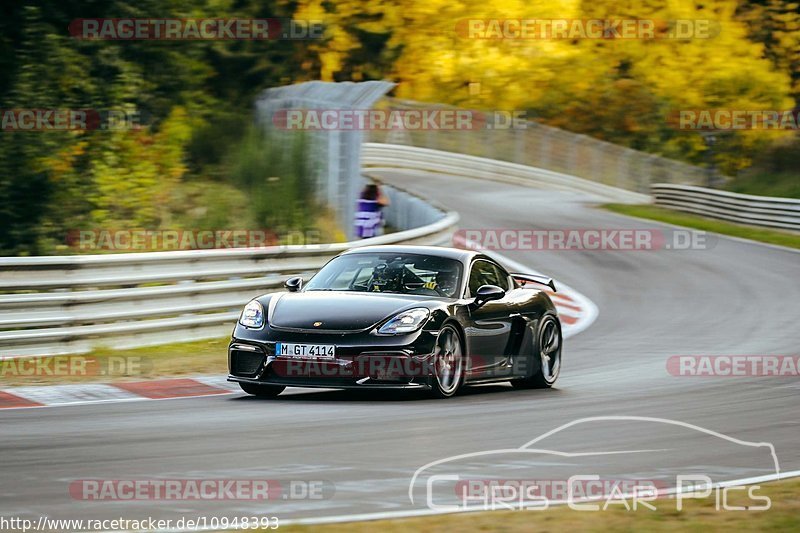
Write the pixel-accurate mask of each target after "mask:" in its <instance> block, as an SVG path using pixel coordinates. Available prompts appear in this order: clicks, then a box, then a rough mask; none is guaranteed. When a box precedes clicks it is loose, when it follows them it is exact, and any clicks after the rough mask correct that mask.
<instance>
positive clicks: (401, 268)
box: [305, 253, 462, 298]
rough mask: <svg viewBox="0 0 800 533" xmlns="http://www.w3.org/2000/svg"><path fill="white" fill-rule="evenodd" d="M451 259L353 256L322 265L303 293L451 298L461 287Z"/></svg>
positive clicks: (457, 269)
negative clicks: (377, 293)
mask: <svg viewBox="0 0 800 533" xmlns="http://www.w3.org/2000/svg"><path fill="white" fill-rule="evenodd" d="M461 272H462V269H461V263H460V262H459V261H456V260H454V259H447V258H445V257H436V256H430V255H419V254H404V253H355V254H346V255H342V256H339V257H337V258H335V259H333V260H332V261H331V262H329V263H328V264H327V265H325V266H324V267H323V268H322V270H320V271H319V272H318V273H317V275H316V276H314V277H313V278H312V279H311V281H309V282H308V285H306V288H305V290H306V291H325V290H328V291H355V292H382V293H393V294H417V295H420V296H444V297H447V298H453V297H455V296H456V295H457V294H458V291H459V289H460V285H461Z"/></svg>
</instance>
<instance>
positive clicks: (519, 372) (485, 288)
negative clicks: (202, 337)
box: [228, 246, 562, 398]
mask: <svg viewBox="0 0 800 533" xmlns="http://www.w3.org/2000/svg"><path fill="white" fill-rule="evenodd" d="M545 285H547V286H550V288H551V289H552V290H553V291H555V284H554V283H553V281H552V280H551V279H550V278H546V277H543V276H539V275H532V274H509V273H508V272H507V271H506V270H505V269H504V268H503V267H502V266H501V265H500V264H498V263H497V262H496V261H494V260H493V259H491V258H490V257H488V256H486V255H483V254H481V253H478V252H475V251H468V250H460V249H454V248H439V247H429V246H367V247H363V248H356V249H353V250H350V251H347V252H345V253H342V254H340V255H338V256H337V257H335V258H333V259H332V260H330V261H329V262H328V263H327V264H326V265H325V266H324V267H323V268H322V269H321V270H320V271H319V272H318V273H317V274H316V275H314V276H313V277H312V278H311V280H310V281H309V282H308V283H306V284H303V279H302V278H300V277H293V278H290V279H288V280H287V281H286V284H285V287H286V289H287V291H286V292H281V293H272V294H265V295H263V296H259V297H258V298H255V299H254V300H252V301H251V302H250V303H248V304H247V305H246V306H245V308H244V310H243V311H242V314H241V316H240V318H239V321H238V323H237V324H236V327H235V328H234V331H233V335H232V340H231V343H230V346H229V349H228V368H229V376H228V380H229V381H235V382H238V383H239V384H240V385H241V387H242V389H243V390H244V391H245V392H247V393H249V394H253V395H256V396H264V397H273V396H277V395H278V394H280V393H281V392H282V391H283V390H284V388H285V387H287V386H295V387H326V388H327V387H330V388H370V387H373V388H402V389H411V388H421V389H426V390H429V391H430V392H431V394H432V395H433V396H435V397H439V398H446V397H449V396H452V395H454V394H455V393H456V391H458V389H459V388H460V387H461V386H462V385H465V384H477V383H491V382H503V381H510V382H511V383H512V384H513V385H514V386H515V387H520V388H547V387H551V386H552V385H553V384H554V383H555V381H556V379H557V378H558V374H559V370H560V369H561V344H562V337H561V323H560V321H559V318H558V314H557V312H556V308H555V306H554V305H553V302H552V301H551V300H550V297H549V296H548V295H547V293H546V292H545V291H544V290H538V289H541V288H543V287H544V286H545Z"/></svg>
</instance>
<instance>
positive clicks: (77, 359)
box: [0, 337, 230, 386]
mask: <svg viewBox="0 0 800 533" xmlns="http://www.w3.org/2000/svg"><path fill="white" fill-rule="evenodd" d="M228 342H230V338H228V337H225V338H220V339H211V340H204V341H196V342H185V343H176V344H164V345H161V346H150V347H147V348H134V349H130V350H110V349H101V348H98V349H96V350H93V351H92V352H89V353H86V354H80V355H62V356H53V357H41V358H39V357H37V358H33V359H7V360H3V361H0V386H18V385H57V384H62V383H86V382H112V381H120V380H127V381H136V380H146V379H155V378H160V377H180V376H189V375H201V374H219V375H227V372H228V359H227V357H228V356H227V353H228Z"/></svg>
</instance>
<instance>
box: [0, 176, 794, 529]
mask: <svg viewBox="0 0 800 533" xmlns="http://www.w3.org/2000/svg"><path fill="white" fill-rule="evenodd" d="M382 176H383V177H384V178H385V179H386V180H387V181H388V182H391V183H396V184H398V185H401V186H403V187H404V188H407V189H409V190H413V191H415V192H417V193H419V194H421V195H423V196H425V197H428V198H431V199H433V200H436V201H437V202H438V203H440V204H443V205H445V206H447V207H449V208H451V209H453V210H456V211H458V212H459V213H460V214H461V217H462V222H461V227H462V228H466V229H486V228H498V229H499V228H510V229H531V228H539V229H544V228H547V229H554V228H570V229H574V228H616V229H619V228H665V226H661V225H659V224H656V223H650V222H644V221H640V220H635V219H631V218H626V217H620V216H617V215H614V214H610V213H608V212H605V211H602V210H599V209H596V208H595V207H593V205H592V199H591V198H588V197H586V196H582V195H580V194H577V193H569V192H561V191H552V190H537V189H531V188H524V187H518V186H512V185H505V184H502V185H500V184H496V183H491V182H483V181H473V180H468V179H463V178H456V177H443V176H435V175H429V174H424V173H408V172H406V173H400V172H396V171H394V172H393V171H387V172H383V173H382ZM712 245H713V246H712V247H711V248H710V249H705V250H691V251H676V250H660V251H636V252H631V251H547V252H545V251H529V252H525V251H517V252H514V251H512V252H505V255H506V256H508V257H509V258H511V259H513V260H515V261H517V262H520V263H523V264H526V265H528V266H530V267H532V268H535V269H536V270H539V271H541V272H545V273H548V274H550V275H552V276H554V277H555V278H556V279H558V280H561V281H563V282H565V283H567V284H569V285H570V286H572V287H574V288H575V289H576V290H578V291H580V292H582V293H583V294H585V295H586V296H588V297H589V298H590V299H591V300H593V301H594V303H595V304H596V305H597V307H598V308H599V317H598V319H597V320H596V322H595V323H594V324H593V325H592V326H591V327H590V328H589V329H587V330H586V331H584V332H582V333H580V334H579V335H577V336H575V337H573V338H571V339H569V340H567V341H566V343H565V346H564V354H563V357H564V365H563V370H562V374H561V377H560V379H559V382H558V384H557V388H555V389H552V390H537V391H520V390H514V389H512V388H511V387H510V386H506V385H491V386H482V387H472V388H469V389H467V390H465V391H464V392H463V393H462V394H460V395H459V396H457V397H455V398H452V399H449V400H445V401H436V400H429V399H427V398H425V397H424V396H422V395H420V394H419V393H413V394H412V393H389V392H385V393H384V392H381V393H379V394H377V393H363V392H361V391H357V392H341V391H327V390H310V389H296V390H289V391H286V392H285V393H284V394H283V395H281V396H280V397H279V398H277V399H275V400H260V399H256V398H251V397H247V396H245V395H232V396H218V397H202V398H191V399H182V400H168V401H151V402H135V403H112V404H94V405H78V406H67V407H55V408H43V409H27V410H8V411H0V515H3V516H22V517H29V518H36V517H38V516H40V515H46V516H49V517H56V518H84V519H85V518H95V519H99V518H116V517H123V518H136V517H147V516H153V517H158V518H171V519H178V518H180V517H191V516H218V517H221V516H226V517H235V516H242V515H257V516H278V517H279V518H281V519H283V520H286V519H299V518H305V519H308V518H315V517H317V518H319V517H330V516H347V515H358V514H370V513H402V512H404V511H415V510H425V509H427V506H426V504H425V494H426V488H425V475H426V473H427V472H430V471H431V470H430V469H429V470H426V471H424V472H423V473H422V474H421V476H418V479H417V484H416V485H415V486H414V487H413V490H412V493H413V494H412V495H414V494H416V495H421V496H422V498H419V497H416V498H415V500H414V502H413V503H412V501H411V500H410V498H409V483H410V481H411V479H412V476H413V475H414V473H415V471H416V470H417V469H418V468H420V467H422V466H424V465H426V464H427V463H430V462H432V461H437V460H440V459H445V458H447V457H448V456H458V455H459V454H471V453H474V452H480V451H486V450H498V449H502V450H506V451H504V452H499V453H497V454H489V455H484V456H477V457H471V458H470V457H467V458H458V459H456V460H454V461H451V462H448V463H445V466H446V465H452V468H451V469H450V470H449V473H454V472H455V473H458V474H460V475H461V476H462V479H464V478H470V476H473V478H474V479H477V478H481V479H482V478H486V477H495V478H506V479H511V478H514V477H516V478H518V479H531V478H536V479H540V480H541V479H549V480H560V479H566V478H567V477H569V476H571V475H575V474H599V475H601V476H603V477H604V478H608V479H658V480H660V481H661V482H663V483H666V484H674V479H675V475H677V474H703V475H708V476H709V477H711V478H712V479H714V480H715V481H719V480H726V479H738V478H745V477H751V476H759V475H764V474H770V473H774V471H775V466H774V462H773V461H772V460H771V458H770V455H769V453H766V452H767V449H766V448H765V447H764V446H762V447H755V446H748V445H746V444H743V443H742V442H733V441H731V440H729V439H728V440H726V439H724V438H722V437H721V436H720V435H717V434H710V433H707V432H703V431H701V430H700V428H704V429H707V430H709V431H713V432H716V433H718V434H724V435H727V436H729V437H731V438H733V439H738V440H739V441H747V442H755V443H771V444H772V445H774V449H775V453H776V456H777V458H778V459H779V463H780V469H781V471H784V472H787V471H793V470H800V439H798V437H800V413H798V398H800V383H799V382H798V378H796V377H782V378H775V377H767V378H765V377H753V378H741V377H739V378H732V377H726V378H720V377H707V378H699V377H676V376H672V375H670V374H669V373H668V372H667V370H666V361H667V358H668V357H670V356H673V355H685V354H712V355H714V354H719V355H725V354H781V355H797V354H798V351H800V350H799V349H798V346H799V345H800V342H798V341H800V327H798V323H800V284H799V283H798V280H800V255H799V254H797V253H793V252H791V251H787V250H783V249H779V248H775V247H768V246H763V245H759V244H755V243H749V242H742V241H736V240H732V239H727V238H722V237H720V238H717V239H714V240H713V242H712ZM220 357H224V354H220ZM612 415H616V416H638V417H656V418H661V419H669V420H674V421H679V422H681V423H683V424H684V425H677V424H668V423H666V422H658V421H647V420H611V419H597V420H594V421H585V422H581V423H577V424H575V425H573V426H571V427H569V428H567V429H565V430H563V431H558V432H556V433H555V434H552V435H550V436H547V437H545V438H544V439H542V440H541V441H539V442H537V443H536V444H535V445H534V447H535V448H537V449H545V450H553V451H558V452H561V453H562V455H558V454H557V453H550V452H548V451H541V452H535V451H532V452H527V453H525V454H522V455H520V454H515V453H514V451H513V449H515V448H518V447H520V446H522V445H524V444H525V443H527V442H529V441H531V440H533V439H535V438H536V437H537V436H539V435H541V434H543V433H546V432H548V431H551V430H554V429H556V428H558V427H559V426H561V425H562V424H566V423H569V422H572V421H575V420H579V419H582V418H586V417H608V416H612ZM509 450H511V451H509ZM622 451H624V452H627V453H604V454H602V455H596V454H597V453H598V452H622ZM564 452H566V453H581V454H583V455H563V453H564ZM464 463H466V464H464ZM437 468H438V469H439V470H437V473H442V472H445V471H447V469H446V468H445V469H444V470H442V468H443V466H442V465H440V466H437V467H435V468H434V470H435V469H437ZM154 478H159V479H187V478H191V479H270V480H282V481H283V482H284V483H282V486H283V487H284V488H285V487H286V486H287V485H286V481H287V480H296V481H312V482H315V481H324V487H326V488H325V490H324V491H323V494H324V497H322V498H311V499H309V498H302V497H299V498H292V497H288V495H287V499H285V498H283V495H284V494H287V493H286V492H285V491H284V492H283V493H282V494H281V496H280V497H278V498H276V499H275V500H274V501H268V502H251V501H224V500H223V501H219V500H213V501H177V502H176V501H120V502H118V501H85V500H82V499H80V498H77V499H76V498H74V497H72V496H70V493H69V485H70V483H71V482H73V481H75V480H81V479H115V480H119V479H154ZM296 486H302V485H299V484H296ZM441 487H445V489H446V490H445V494H444V495H442V496H441V498H440V499H436V501H437V502H445V501H447V500H448V494H447V492H448V490H449V489H448V488H447V486H446V485H441ZM450 496H452V494H450ZM437 498H439V497H438V496H437ZM451 499H452V498H451Z"/></svg>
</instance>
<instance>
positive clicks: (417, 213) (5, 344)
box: [0, 187, 458, 358]
mask: <svg viewBox="0 0 800 533" xmlns="http://www.w3.org/2000/svg"><path fill="white" fill-rule="evenodd" d="M386 192H387V194H388V195H389V197H390V199H391V201H392V205H391V206H390V208H389V209H388V210H387V218H389V220H390V222H391V221H392V220H393V219H394V220H395V222H396V223H395V224H393V225H394V227H395V228H408V227H410V226H413V225H418V226H419V227H415V228H412V229H405V230H404V231H399V232H397V233H391V234H388V235H382V236H379V237H373V238H371V239H364V240H361V241H354V242H345V243H336V244H317V245H295V246H275V247H266V248H248V249H227V250H191V251H176V252H154V253H126V254H116V255H86V256H46V257H3V258H0V358H2V357H24V356H32V355H56V354H66V353H80V352H86V351H89V350H91V349H92V348H97V347H103V346H105V347H109V348H129V347H137V346H149V345H155V344H164V343H169V342H181V341H190V340H200V339H207V338H215V337H222V336H225V335H227V334H229V333H230V331H231V329H232V327H233V323H234V321H235V320H236V319H237V318H238V316H239V312H240V311H241V307H242V306H243V305H244V304H245V303H247V302H248V301H249V300H250V299H251V298H253V297H254V296H256V295H258V294H262V293H264V292H269V291H270V290H279V289H280V288H281V287H282V286H283V281H284V280H285V279H286V278H287V277H289V276H293V275H303V276H306V277H307V276H309V275H311V274H312V273H313V272H314V271H316V270H317V269H319V268H320V267H321V266H322V265H323V264H325V262H326V261H328V260H329V259H330V258H331V257H333V256H335V255H336V254H338V253H341V252H343V251H345V250H347V249H349V248H353V247H358V246H366V245H373V244H396V243H404V244H429V245H441V244H449V243H450V242H451V239H452V233H453V231H454V230H455V227H456V224H457V222H458V215H457V214H456V213H452V212H445V211H444V210H443V209H441V208H438V207H436V206H432V205H430V204H429V203H425V202H423V201H422V200H420V199H418V198H416V197H414V196H413V195H411V194H409V193H407V192H404V191H402V190H399V189H396V188H391V187H387V188H386ZM399 219H402V220H399Z"/></svg>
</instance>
